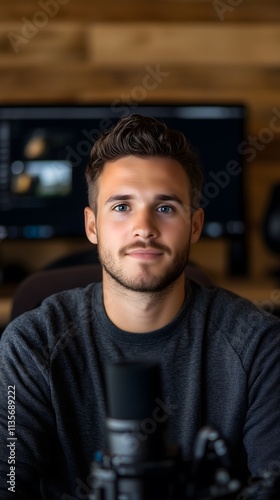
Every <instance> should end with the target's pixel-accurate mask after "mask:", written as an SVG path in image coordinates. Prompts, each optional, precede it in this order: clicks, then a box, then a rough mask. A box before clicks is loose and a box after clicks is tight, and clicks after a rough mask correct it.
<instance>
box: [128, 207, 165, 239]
mask: <svg viewBox="0 0 280 500" xmlns="http://www.w3.org/2000/svg"><path fill="white" fill-rule="evenodd" d="M158 235H159V230H158V228H157V225H156V221H155V214H154V213H152V212H151V210H148V209H146V208H144V209H142V210H138V211H137V213H136V214H135V217H134V220H133V236H134V237H138V238H143V239H154V238H156V237H157V236H158Z"/></svg>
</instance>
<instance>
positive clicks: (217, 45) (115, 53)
mask: <svg viewBox="0 0 280 500" xmlns="http://www.w3.org/2000/svg"><path fill="white" fill-rule="evenodd" d="M91 48H92V61H93V63H94V64H95V65H96V66H99V67H102V66H108V65H110V66H111V67H115V66H117V67H119V68H121V67H127V66H131V67H133V66H136V65H139V64H140V65H143V66H144V65H146V64H157V63H163V62H164V63H165V64H183V65H188V64H197V65H199V64H203V65H206V66H208V65H213V64H219V65H224V66H227V67H228V66H231V65H233V64H235V65H242V66H245V67H247V68H248V67H254V66H256V65H257V66H258V67H267V68H269V67H278V66H279V53H280V25H268V24H264V23H263V24H261V25H250V24H245V25H244V24H242V25H238V26H236V25H229V24H228V25H224V24H223V23H220V24H218V25H212V24H208V23H196V24H195V25H186V24H184V23H182V24H173V23H170V24H162V23H161V24H160V23H146V24H145V25H143V24H141V23H130V24H129V25H128V24H127V23H117V24H113V23H108V24H107V23H104V24H96V25H94V26H93V27H92V44H91Z"/></svg>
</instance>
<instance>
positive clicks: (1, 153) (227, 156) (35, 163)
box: [0, 104, 246, 239]
mask: <svg viewBox="0 0 280 500" xmlns="http://www.w3.org/2000/svg"><path fill="white" fill-rule="evenodd" d="M131 113H140V114H142V115H150V116H154V117H157V118H159V119H161V120H163V121H165V122H166V123H167V125H168V126H170V127H172V128H175V129H178V130H181V131H182V132H183V133H184V134H185V135H186V136H187V138H188V139H189V141H190V142H191V144H192V146H193V148H194V149H195V150H196V152H198V154H199V157H200V160H201V163H202V166H203V169H204V174H205V183H204V187H203V191H202V207H203V208H204V210H205V225H204V230H203V236H205V237H209V238H219V237H227V238H232V239H236V238H241V237H242V236H243V235H244V233H245V214H244V203H243V177H244V176H243V162H242V154H241V152H240V150H241V147H240V145H241V144H242V141H243V139H244V123H245V113H246V110H245V108H244V106H242V105H221V104H218V105H215V104H210V105H205V104H198V105H196V104H182V105H180V104H169V105H167V104H155V105H153V104H149V105H143V104H139V105H137V106H136V105H135V106H134V107H133V108H129V107H126V106H119V107H116V106H114V105H113V104H108V105H92V104H90V105H51V106H47V105H42V106H39V105H21V106H16V105H14V106H3V105H2V106H0V239H6V238H8V239H18V238H24V239H43V238H54V237H75V236H84V234H85V231H84V220H83V209H84V207H85V206H86V205H87V188H86V182H85V178H84V170H85V165H86V162H87V159H88V156H89V152H90V149H91V147H92V144H93V142H94V141H95V140H96V138H97V137H99V136H100V135H101V134H102V133H103V132H105V131H107V130H108V129H109V128H111V127H112V125H113V124H114V123H115V122H116V121H117V120H118V119H120V118H121V117H123V116H127V115H128V114H131Z"/></svg>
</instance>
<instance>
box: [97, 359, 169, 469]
mask: <svg viewBox="0 0 280 500" xmlns="http://www.w3.org/2000/svg"><path fill="white" fill-rule="evenodd" d="M106 385H107V398H108V417H107V419H106V428H107V435H108V447H109V452H110V453H112V454H117V455H118V456H119V457H120V456H121V457H122V461H123V462H130V463H131V462H132V461H133V462H135V461H139V460H155V459H158V458H162V457H163V456H164V455H165V454H166V446H167V439H166V428H167V420H168V414H167V413H166V407H165V405H164V403H163V402H162V387H161V374H160V367H159V365H158V364H156V363H149V362H134V363H129V362H125V363H116V364H112V365H110V366H109V367H108V368H107V372H106Z"/></svg>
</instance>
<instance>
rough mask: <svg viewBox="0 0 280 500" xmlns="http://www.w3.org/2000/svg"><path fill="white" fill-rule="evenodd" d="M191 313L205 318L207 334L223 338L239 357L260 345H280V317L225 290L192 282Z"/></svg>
mask: <svg viewBox="0 0 280 500" xmlns="http://www.w3.org/2000/svg"><path fill="white" fill-rule="evenodd" d="M191 288H192V314H195V315H196V316H198V315H200V316H203V318H204V322H205V324H206V325H207V332H208V334H209V335H210V336H211V335H214V334H215V335H220V336H223V337H224V338H225V339H226V340H227V342H228V343H229V345H230V346H231V347H232V349H233V350H234V351H235V352H236V353H237V354H239V355H240V356H243V357H244V356H245V353H249V352H251V354H252V353H253V351H254V350H255V349H257V348H258V346H259V345H260V344H263V345H265V344H270V346H273V345H274V346H276V345H277V346H279V344H280V318H278V317H276V316H275V315H273V314H270V313H267V312H265V311H264V310H263V309H261V308H260V307H258V306H257V305H256V304H254V303H253V302H251V301H249V300H247V299H245V298H243V297H240V296H239V295H236V294H234V293H232V292H230V291H228V290H226V289H224V288H220V287H212V286H203V285H202V286H201V285H197V284H196V283H191Z"/></svg>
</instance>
